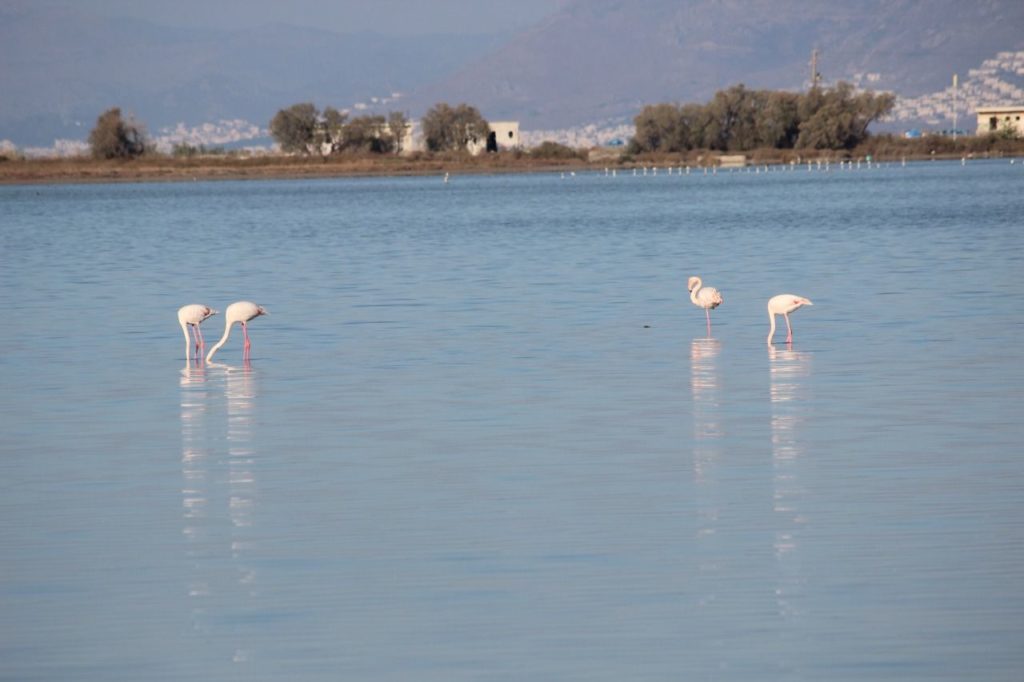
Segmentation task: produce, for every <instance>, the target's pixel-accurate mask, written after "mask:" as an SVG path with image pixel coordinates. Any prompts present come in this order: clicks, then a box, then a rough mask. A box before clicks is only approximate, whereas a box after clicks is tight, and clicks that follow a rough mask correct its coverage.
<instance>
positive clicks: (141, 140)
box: [89, 107, 146, 159]
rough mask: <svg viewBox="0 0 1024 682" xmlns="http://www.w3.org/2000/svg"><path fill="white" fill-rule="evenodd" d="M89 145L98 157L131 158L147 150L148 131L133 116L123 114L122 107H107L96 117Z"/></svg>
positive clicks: (94, 155)
mask: <svg viewBox="0 0 1024 682" xmlns="http://www.w3.org/2000/svg"><path fill="white" fill-rule="evenodd" d="M89 146H90V148H91V149H92V155H93V157H95V158H97V159H130V158H134V157H136V156H141V155H142V154H143V153H145V151H146V133H145V130H144V129H143V127H142V125H141V124H140V123H138V122H136V121H135V120H134V119H132V118H128V119H125V118H123V117H122V116H121V109H120V108H119V107H114V108H112V109H107V110H106V111H105V112H103V113H102V114H100V116H99V118H97V119H96V126H95V127H94V128H93V129H92V132H90V133H89Z"/></svg>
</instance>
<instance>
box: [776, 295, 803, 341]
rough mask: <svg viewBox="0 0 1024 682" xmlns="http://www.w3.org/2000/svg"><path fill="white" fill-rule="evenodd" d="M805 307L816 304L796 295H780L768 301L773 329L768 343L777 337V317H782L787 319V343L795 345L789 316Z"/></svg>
mask: <svg viewBox="0 0 1024 682" xmlns="http://www.w3.org/2000/svg"><path fill="white" fill-rule="evenodd" d="M805 305H814V304H813V303H811V301H810V299H807V298H804V297H803V296H796V295H795V294H779V295H778V296H772V297H771V298H770V299H768V319H769V320H771V323H772V326H771V329H769V330H768V343H771V342H772V337H773V336H775V316H776V315H782V316H783V317H784V318H786V332H787V334H786V343H793V326H792V325H791V324H790V323H789V314H790V313H791V312H793V311H795V310H799V309H800V308H802V307H803V306H805Z"/></svg>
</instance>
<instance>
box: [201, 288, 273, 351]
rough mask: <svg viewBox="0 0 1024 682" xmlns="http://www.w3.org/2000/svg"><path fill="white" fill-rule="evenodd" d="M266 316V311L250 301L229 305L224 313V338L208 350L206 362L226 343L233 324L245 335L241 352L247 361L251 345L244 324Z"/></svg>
mask: <svg viewBox="0 0 1024 682" xmlns="http://www.w3.org/2000/svg"><path fill="white" fill-rule="evenodd" d="M267 314H268V313H267V311H266V310H264V309H263V308H262V307H261V306H258V305H256V304H255V303H253V302H251V301H237V302H235V303H232V304H231V305H229V306H228V307H227V309H226V310H225V311H224V336H222V337H220V341H218V342H217V345H216V346H214V347H213V348H211V349H210V352H209V353H208V354H207V355H206V361H207V362H209V361H210V359H211V358H212V357H213V354H214V353H216V352H217V351H218V350H219V349H220V347H221V346H223V345H224V344H225V343H226V342H227V340H228V337H229V336H231V325H233V324H234V323H235V322H240V323H241V324H242V334H244V335H245V346H244V347H243V350H242V358H243V359H245V360H248V359H249V347H250V346H251V345H252V344H251V343H250V341H249V331H248V329H247V327H246V323H248V322H249V321H250V320H252V319H253V318H256V317H259V316H260V315H267Z"/></svg>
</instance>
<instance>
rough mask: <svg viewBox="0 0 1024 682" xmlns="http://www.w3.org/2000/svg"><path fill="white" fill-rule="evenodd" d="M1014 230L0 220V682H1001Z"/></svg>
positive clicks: (428, 202)
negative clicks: (188, 346) (238, 311)
mask: <svg viewBox="0 0 1024 682" xmlns="http://www.w3.org/2000/svg"><path fill="white" fill-rule="evenodd" d="M1022 230H1024V164H1022V163H1021V162H1020V161H1017V162H1016V163H1015V164H1010V162H1009V161H1008V160H998V161H972V162H968V163H967V165H965V166H961V164H960V163H942V162H935V163H916V164H908V165H907V166H905V167H904V166H901V165H900V164H889V165H883V166H882V167H880V168H872V169H871V170H867V169H866V168H862V169H860V170H856V169H855V170H845V169H844V170H839V169H836V168H834V167H833V169H832V170H831V172H824V171H822V172H818V171H812V172H808V171H807V170H806V168H800V169H797V170H793V171H778V170H773V171H772V172H770V173H763V172H762V173H753V172H750V173H739V172H736V173H725V172H720V173H718V174H716V175H707V176H705V175H703V174H698V173H692V174H691V175H678V174H673V175H671V176H670V175H667V174H666V172H665V170H664V169H662V170H660V171H659V173H658V175H657V176H653V175H649V176H647V177H643V176H639V177H633V176H632V175H629V174H623V173H619V174H618V176H617V177H614V178H613V177H606V176H605V175H604V173H603V172H602V173H596V174H590V173H585V174H578V175H577V176H576V177H567V178H565V179H563V178H561V177H560V175H559V174H540V175H516V176H495V177H487V176H484V177H461V176H457V177H453V178H452V180H451V182H449V183H448V184H447V185H446V184H444V183H443V182H442V181H441V179H440V178H439V177H431V178H398V179H345V180H315V181H280V182H209V183H204V182H200V183H181V184H144V185H140V184H119V185H60V186H49V185H48V186H21V187H0V254H2V256H3V259H2V260H3V267H2V268H0V304H2V305H3V309H4V310H5V312H6V315H5V319H6V321H7V334H6V335H5V346H6V348H5V352H4V353H3V354H2V355H0V381H2V386H0V387H2V391H0V426H2V428H0V546H2V547H3V551H2V553H0V679H10V680H76V679H83V680H132V681H135V680H141V679H145V680H160V679H166V680H179V679H182V678H185V677H193V678H196V679H208V680H220V679H246V680H282V679H295V680H321V679H322V680H337V679H352V680H438V681H441V680H444V681H450V680H481V679H486V680H522V679H558V680H616V681H618V680H679V679H694V680H759V681H760V680H791V679H808V680H865V679H900V680H936V679H949V680H964V679H985V680H1017V679H1019V678H1020V671H1021V670H1022V669H1024V597H1022V596H1021V595H1022V591H1021V586H1022V585H1024V568H1022V567H1024V524H1022V523H1021V517H1022V512H1024V454H1022V453H1024V447H1022V443H1024V425H1022V422H1024V411H1022V408H1021V398H1022V392H1024V389H1022V387H1024V344H1022V343H1021V336H1022V332H1024V299H1022V297H1021V290H1022V285H1024V262H1022V261H1024V257H1022V256H1024V248H1022V247H1024V233H1022ZM693 274H699V275H701V276H702V277H703V278H704V282H705V285H707V286H714V287H717V288H718V289H719V290H720V291H721V292H722V294H723V296H724V298H725V302H724V304H723V305H722V306H721V307H719V308H718V309H716V310H714V311H712V313H711V316H712V325H713V326H712V334H711V336H710V337H708V335H707V332H706V329H705V321H704V313H703V311H702V310H701V309H699V308H697V307H695V306H694V305H693V304H691V303H690V301H689V296H688V293H687V291H686V279H687V277H688V276H690V275H693ZM783 292H790V293H794V294H799V295H802V296H806V297H808V298H810V299H812V300H813V301H814V306H813V307H808V308H804V309H801V310H799V311H797V312H796V313H794V314H793V316H792V321H793V326H794V334H795V339H794V343H793V344H792V345H787V344H785V343H783V342H782V341H783V340H784V338H785V327H784V324H783V329H782V334H781V335H779V334H778V333H777V335H776V343H775V344H774V345H773V346H768V345H767V344H766V343H765V336H766V334H767V330H768V320H767V313H766V310H765V304H766V301H767V299H768V298H769V297H770V296H772V295H774V294H777V293H783ZM240 299H248V300H253V301H256V302H257V303H259V304H260V305H263V306H265V307H266V308H267V309H268V310H269V311H270V315H268V316H266V317H260V318H258V319H256V320H254V321H253V322H252V323H251V325H250V327H249V331H250V336H251V339H252V344H253V345H252V359H251V362H250V363H245V362H243V360H242V347H241V345H242V335H241V333H240V330H239V329H237V328H236V329H235V331H234V332H233V333H232V336H231V338H230V339H229V341H228V342H227V344H226V345H225V346H224V348H222V349H221V350H220V351H219V352H218V353H217V355H216V357H215V358H214V362H213V363H210V364H205V363H201V364H200V365H199V366H196V365H195V364H193V363H189V364H186V362H185V359H184V348H183V346H184V339H183V337H182V334H181V330H180V328H179V327H178V324H177V319H176V311H177V309H178V307H179V306H181V305H184V304H186V303H205V304H208V305H211V306H212V307H214V308H216V309H218V310H221V311H223V310H224V309H225V308H226V307H227V305H228V304H229V303H231V302H232V301H235V300H240ZM781 322H782V321H781V318H780V323H781ZM223 324H224V322H223V315H220V316H216V317H213V318H212V319H210V320H208V321H207V322H205V323H204V325H203V329H204V335H205V337H206V339H207V348H209V347H210V346H212V344H213V343H215V342H216V340H217V339H218V338H219V337H220V335H221V334H222V332H223Z"/></svg>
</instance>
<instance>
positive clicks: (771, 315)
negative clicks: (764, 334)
mask: <svg viewBox="0 0 1024 682" xmlns="http://www.w3.org/2000/svg"><path fill="white" fill-rule="evenodd" d="M768 320H769V321H770V322H771V323H772V324H771V328H770V329H769V330H768V343H771V342H772V337H773V336H775V313H773V312H772V311H770V310H769V311H768Z"/></svg>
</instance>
